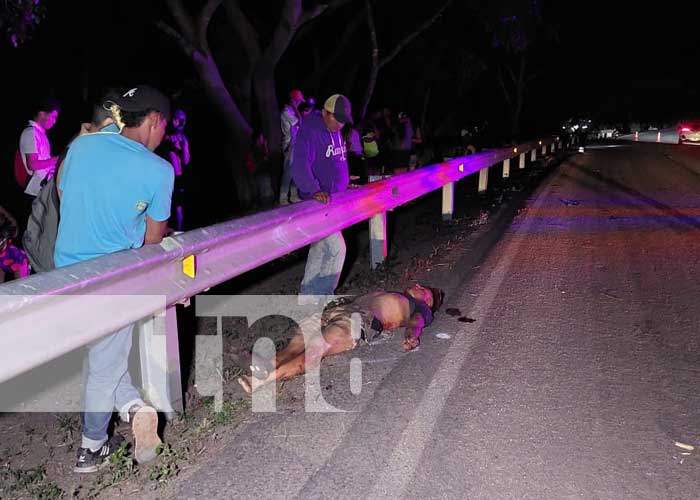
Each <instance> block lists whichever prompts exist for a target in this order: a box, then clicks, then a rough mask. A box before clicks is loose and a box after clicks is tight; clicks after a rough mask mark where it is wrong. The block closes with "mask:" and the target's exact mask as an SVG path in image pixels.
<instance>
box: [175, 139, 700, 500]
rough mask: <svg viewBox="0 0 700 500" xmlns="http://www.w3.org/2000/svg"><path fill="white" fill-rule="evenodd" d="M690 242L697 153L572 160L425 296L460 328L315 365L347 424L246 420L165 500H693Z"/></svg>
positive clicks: (697, 218)
mask: <svg viewBox="0 0 700 500" xmlns="http://www.w3.org/2000/svg"><path fill="white" fill-rule="evenodd" d="M699 229H700V149H697V148H693V147H684V146H671V145H663V144H662V145H656V144H630V143H627V144H624V145H622V146H617V147H615V146H613V147H610V146H608V147H596V146H589V147H587V148H586V152H585V153H583V154H578V155H575V156H572V157H571V158H570V160H569V161H567V162H565V163H564V164H562V165H561V166H559V167H558V168H557V170H556V171H555V172H553V173H552V175H551V176H550V177H549V178H548V179H547V180H546V181H545V182H544V183H543V185H542V187H541V189H540V190H539V191H538V192H537V193H536V194H535V195H533V196H532V197H531V199H530V200H529V202H528V204H527V206H526V208H525V209H524V210H522V211H521V212H520V214H519V215H518V216H516V217H515V218H514V219H513V220H512V221H511V222H510V223H509V224H507V225H506V226H505V227H504V228H503V230H502V234H501V235H500V237H499V238H498V241H497V242H496V244H495V245H493V246H492V247H490V251H489V252H488V254H487V255H486V257H485V258H484V259H483V260H481V261H480V262H478V263H476V262H474V258H473V256H474V255H475V254H476V253H478V250H479V248H477V247H478V245H479V244H480V243H479V242H478V241H471V242H469V243H468V244H466V245H465V248H464V249H463V253H464V257H463V260H462V263H461V264H460V266H457V267H456V268H455V269H454V270H453V271H452V273H451V274H450V275H449V277H445V278H444V280H445V281H444V282H443V283H442V285H443V286H445V287H446V288H447V289H448V291H449V292H450V296H449V300H448V302H447V304H446V307H450V308H458V309H459V310H460V312H461V314H462V315H464V316H466V317H467V318H471V319H474V320H475V321H474V322H459V321H457V319H456V318H454V317H451V316H449V315H447V314H445V313H444V311H443V313H442V314H439V316H438V318H437V320H436V322H435V323H434V324H433V325H432V326H431V327H430V329H429V330H427V331H426V332H425V334H424V341H423V344H422V345H421V347H420V349H419V350H418V351H417V352H413V353H409V354H405V353H402V352H401V351H400V349H399V343H398V342H397V341H396V340H397V339H391V340H389V341H386V342H384V343H382V344H380V345H377V346H372V347H363V348H361V349H358V350H356V351H354V352H353V353H352V355H350V356H339V357H335V358H333V359H331V360H328V362H324V365H323V369H322V384H321V386H322V390H323V396H324V397H325V399H326V400H327V401H328V402H329V403H331V404H333V405H335V406H336V407H338V408H341V409H344V410H347V411H346V412H340V413H307V412H304V406H303V402H302V401H301V400H299V401H296V402H293V401H292V402H288V403H285V404H284V405H282V406H281V407H279V408H278V411H277V413H270V414H251V416H250V418H249V421H248V423H247V424H246V425H245V426H243V427H242V428H241V429H240V431H239V432H238V433H237V435H236V436H235V438H234V439H233V440H232V441H231V442H230V443H229V445H228V446H227V448H226V452H225V453H224V454H223V455H216V456H210V457H208V458H207V459H206V460H205V461H204V462H205V463H204V465H203V467H202V468H201V469H200V470H199V471H197V473H196V474H193V475H192V476H191V477H190V479H189V480H188V481H187V483H186V484H184V485H182V486H181V487H180V490H179V491H178V492H177V493H176V494H175V495H174V497H175V498H212V499H218V498H220V499H230V498H246V499H247V498H250V499H267V498H270V499H273V498H274V499H286V498H298V499H313V498H324V499H325V498H332V499H336V498H338V499H345V498H358V499H365V498H369V499H375V498H376V499H379V498H381V499H394V498H416V499H466V498H468V499H574V498H575V499H635V500H640V499H653V500H660V499H696V498H697V497H698V492H699V491H700V460H699V455H700V451H698V450H690V449H683V448H680V447H679V446H677V445H676V442H678V443H683V444H685V445H692V446H696V447H697V446H700V395H699V394H698V379H699V378H700V329H699V328H698V325H699V323H700V322H699V321H698V319H697V318H698V317H700V305H699V303H698V300H697V299H698V297H699V296H700V293H698V292H700V284H698V276H700V231H699ZM437 333H447V334H449V335H450V336H451V338H450V339H448V340H443V339H440V338H438V337H436V334H437ZM352 357H357V358H359V359H361V360H362V362H363V380H362V391H361V393H360V394H359V395H358V396H355V395H353V394H352V393H351V391H350V383H349V382H348V373H349V366H350V362H351V358H352ZM295 384H296V385H295ZM301 384H302V381H301V380H297V381H295V382H292V383H290V384H288V387H287V388H285V390H289V391H297V392H298V393H299V394H300V395H303V392H302V391H301V387H302V385H301ZM684 453H685V454H684Z"/></svg>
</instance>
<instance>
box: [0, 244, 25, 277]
mask: <svg viewBox="0 0 700 500" xmlns="http://www.w3.org/2000/svg"><path fill="white" fill-rule="evenodd" d="M27 264H28V261H27V254H26V253H24V252H23V251H22V250H20V249H19V248H17V247H16V246H14V245H9V246H8V247H7V249H5V251H4V252H3V253H0V271H3V272H5V273H14V272H16V271H19V270H20V269H22V268H23V267H25V266H26V265H27Z"/></svg>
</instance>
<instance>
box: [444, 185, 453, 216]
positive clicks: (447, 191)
mask: <svg viewBox="0 0 700 500" xmlns="http://www.w3.org/2000/svg"><path fill="white" fill-rule="evenodd" d="M454 209H455V183H454V182H449V183H447V184H445V185H444V186H442V220H452V214H453V213H454Z"/></svg>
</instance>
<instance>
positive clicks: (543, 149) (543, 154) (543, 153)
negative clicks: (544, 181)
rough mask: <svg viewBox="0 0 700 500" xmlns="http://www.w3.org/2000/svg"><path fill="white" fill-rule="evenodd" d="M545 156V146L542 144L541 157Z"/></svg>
mask: <svg viewBox="0 0 700 500" xmlns="http://www.w3.org/2000/svg"><path fill="white" fill-rule="evenodd" d="M546 154H547V145H546V144H542V156H545V155H546Z"/></svg>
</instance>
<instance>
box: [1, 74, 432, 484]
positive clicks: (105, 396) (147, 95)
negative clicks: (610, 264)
mask: <svg viewBox="0 0 700 500" xmlns="http://www.w3.org/2000/svg"><path fill="white" fill-rule="evenodd" d="M60 111H61V108H60V106H59V104H58V102H57V101H55V100H52V99H49V100H46V101H44V102H42V103H41V104H40V105H39V106H38V107H37V109H36V112H35V113H34V114H33V116H32V118H31V120H29V122H28V124H27V126H26V127H25V128H24V130H23V131H22V133H21V135H20V137H19V141H18V147H17V152H16V154H15V164H14V174H15V181H16V183H17V185H18V187H20V188H21V190H22V193H23V196H24V198H23V200H24V204H23V206H19V207H15V209H16V210H19V212H20V213H19V214H18V215H17V216H15V215H13V214H12V213H11V212H10V210H7V209H5V208H3V207H0V279H2V280H4V279H5V276H6V275H10V276H11V278H13V279H20V278H23V277H26V276H27V275H28V274H29V273H30V272H31V265H35V270H36V271H45V270H51V269H54V268H62V267H65V266H70V265H73V264H77V263H80V262H84V261H87V260H90V259H94V258H97V257H101V256H105V255H109V254H113V253H116V252H120V251H123V250H128V249H132V248H138V247H141V246H142V245H150V244H158V243H160V242H161V241H162V239H163V238H164V237H165V236H166V235H167V234H169V233H171V232H175V231H181V230H182V229H183V228H184V227H185V225H186V224H185V221H186V214H187V210H186V206H187V199H186V197H185V193H186V182H183V179H184V174H185V172H186V171H187V168H189V165H190V162H191V156H190V146H189V141H188V139H187V136H186V134H185V124H186V120H187V117H186V114H185V112H184V111H183V110H181V109H175V110H172V112H171V103H170V100H169V99H168V98H167V97H166V96H165V95H163V94H162V93H161V92H160V91H158V90H157V89H154V88H152V87H149V86H146V85H140V86H136V87H133V88H130V89H120V90H117V89H112V90H110V91H108V92H107V93H106V94H105V95H104V96H102V97H101V98H100V99H99V100H98V101H97V102H96V103H95V105H94V107H93V113H92V117H91V120H90V121H89V122H86V123H83V124H82V125H81V126H80V127H79V132H78V133H77V134H76V135H75V137H74V138H73V139H72V140H71V141H70V143H69V145H68V146H67V147H66V148H65V150H64V151H63V152H62V153H61V154H59V155H56V154H54V152H52V150H51V144H50V141H49V138H48V134H47V132H48V131H49V130H51V128H52V127H53V126H54V124H55V123H56V121H57V119H58V117H59V114H60ZM280 127H281V131H282V137H283V140H282V151H281V153H282V157H283V165H282V175H281V182H280V188H279V191H278V193H279V194H278V196H279V198H278V203H279V204H280V205H285V204H289V203H295V202H297V201H303V200H314V201H315V202H316V203H322V204H329V203H332V202H333V199H334V197H335V196H336V194H337V193H340V192H343V191H345V190H347V189H348V188H349V186H350V181H351V178H353V177H352V176H351V172H353V175H355V177H356V178H358V179H359V178H361V177H362V176H364V177H367V176H368V175H372V174H384V173H389V172H399V171H401V170H402V169H410V168H415V167H416V166H417V165H418V164H419V163H418V160H417V156H418V148H419V147H420V145H421V142H422V140H421V136H420V131H419V130H418V129H417V128H414V126H413V125H412V122H411V120H410V118H409V117H408V116H407V115H406V114H405V113H399V114H398V115H397V116H396V119H394V116H393V114H392V113H391V111H390V110H388V109H385V110H383V111H382V112H381V113H376V114H374V115H373V116H372V118H371V119H369V120H365V121H364V122H363V123H361V124H360V125H357V126H356V125H354V123H353V113H352V106H351V103H350V100H349V99H348V98H347V97H346V96H344V95H342V94H333V95H331V96H330V97H328V98H327V99H326V100H325V101H324V102H323V105H322V106H320V109H315V102H314V101H313V99H305V98H304V96H303V94H302V92H301V91H299V90H293V91H292V92H290V93H289V100H288V103H287V104H286V105H285V106H284V108H283V109H282V111H281V115H280ZM76 128H77V127H76ZM269 156H270V152H269V148H268V142H267V139H266V138H265V137H264V136H263V135H262V134H256V135H255V137H253V147H252V149H251V151H250V154H249V155H248V159H247V162H248V163H249V164H250V165H247V166H248V168H249V171H250V172H251V174H253V177H255V178H256V185H257V187H258V194H259V195H260V196H265V197H268V198H269V197H271V196H273V194H272V193H273V190H272V187H271V182H272V181H271V176H270V175H269V169H260V168H259V166H260V164H261V163H263V162H269ZM261 172H262V173H264V175H262V174H261ZM23 221H26V223H24V222H23ZM52 226H53V227H52ZM23 232H24V237H22V238H20V236H22V233H23ZM22 247H24V248H22ZM47 249H48V251H47ZM344 261H345V241H344V239H343V235H342V233H341V232H336V233H333V234H331V235H329V236H327V237H326V238H323V239H322V240H320V241H317V242H315V243H313V244H311V246H310V248H309V253H308V257H307V260H306V267H305V271H304V276H303V279H302V281H301V283H300V287H299V301H300V303H319V302H320V301H321V300H322V298H321V296H329V295H333V294H334V293H335V290H336V288H337V286H338V281H339V278H340V274H341V272H342V270H343V265H344ZM30 264H31V265H30ZM434 293H435V292H434V291H432V290H431V289H429V288H421V287H418V288H415V287H414V288H413V289H411V290H410V291H407V293H406V294H398V295H397V294H396V293H393V292H392V293H389V294H386V293H385V294H384V295H382V296H381V297H380V298H378V299H377V300H374V299H372V300H371V301H370V302H368V304H366V306H367V307H366V308H365V309H367V311H365V312H366V314H368V315H371V316H372V318H373V319H374V320H376V321H374V322H371V326H373V327H376V325H378V324H381V325H384V326H385V327H387V328H389V327H390V323H391V324H393V323H396V324H397V325H401V326H409V327H410V328H409V330H408V331H409V333H410V335H409V336H407V338H406V341H405V343H404V348H405V349H408V350H410V349H414V348H415V347H417V346H418V344H419V341H420V332H421V330H422V327H423V325H425V324H428V323H429V322H430V320H431V319H432V316H430V317H429V313H430V310H431V309H433V312H434V307H435V306H436V305H439V303H438V302H439V301H438V298H437V297H435V295H434ZM387 301H388V302H387ZM392 301H393V302H392ZM394 302H396V304H401V310H402V313H401V314H400V315H399V316H396V317H394V316H392V315H391V314H389V313H387V312H386V311H385V310H384V309H385V308H386V307H389V306H386V304H387V303H392V304H393V303H394ZM421 304H422V305H421ZM385 306H386V307H385ZM404 306H405V307H404ZM358 307H359V306H358ZM346 309H347V308H345V309H343V311H344V310H346ZM389 309H391V310H392V311H394V310H395V309H396V307H394V306H392V307H389ZM403 309H405V311H403ZM395 312H396V311H395ZM392 314H393V313H392ZM368 318H369V316H368ZM377 318H379V319H377ZM338 321H339V320H337V316H336V320H334V322H333V324H332V325H331V327H329V328H330V330H328V331H324V332H325V333H324V334H323V336H324V338H325V339H326V340H329V339H330V340H332V341H333V342H336V341H337V342H336V343H337V344H338V345H337V346H336V347H335V348H333V349H330V350H326V351H324V352H323V353H320V356H319V357H318V358H317V361H318V362H320V359H321V358H322V357H323V356H327V355H331V354H334V353H336V352H342V351H343V350H346V349H347V348H351V347H352V346H354V345H355V341H354V340H352V339H350V338H349V337H348V336H349V335H350V333H349V330H348V329H347V328H345V326H347V325H345V323H343V322H342V321H341V322H340V323H339V322H338ZM343 321H344V320H343ZM368 325H370V323H368ZM133 329H134V325H130V326H128V327H125V328H123V329H121V330H120V331H117V332H114V333H112V334H110V335H107V336H106V337H104V338H102V339H101V340H98V341H96V342H94V343H92V344H90V345H89V346H87V354H86V370H85V373H84V381H83V382H84V403H83V404H84V411H83V413H82V419H81V422H82V438H81V443H80V446H79V448H78V450H77V458H76V463H75V466H74V471H75V472H76V473H90V472H95V471H97V470H98V469H99V467H100V466H101V465H103V464H104V463H105V461H106V460H108V458H109V456H111V455H112V454H113V453H114V452H115V450H117V449H118V448H119V447H120V446H121V444H122V442H123V438H122V437H121V436H120V435H118V434H113V435H112V436H111V437H110V436H108V427H109V424H110V421H111V419H112V417H113V413H114V412H115V411H116V412H118V414H119V416H120V418H121V419H122V420H123V421H125V422H128V423H130V424H131V427H132V433H133V435H134V444H135V446H134V458H135V460H136V461H137V462H147V461H149V460H151V459H153V458H155V456H156V455H157V447H158V446H159V445H160V443H161V441H160V438H159V435H158V432H157V431H158V416H157V412H156V410H155V409H154V408H153V407H151V406H149V405H148V404H147V403H146V402H144V401H143V400H142V399H141V396H140V394H139V391H138V390H137V389H136V388H135V387H134V386H133V384H132V382H131V378H130V375H129V372H128V358H129V352H130V349H131V345H132V333H133ZM319 342H320V338H319ZM333 342H331V344H333ZM297 343H298V342H297ZM321 344H323V342H321V343H320V344H319V345H321ZM331 344H329V345H331ZM294 345H296V344H294ZM324 345H325V344H324ZM333 345H334V344H333ZM297 347H298V346H297ZM290 349H291V348H290ZM292 351H293V352H292ZM301 353H303V349H301V350H300V349H296V348H295V349H292V350H289V352H285V353H284V354H283V356H282V358H284V356H287V357H290V359H291V357H298V356H300V355H301ZM282 358H280V359H282ZM284 366H286V365H280V366H279V367H278V368H280V369H281V370H283V371H284V370H285V369H286V368H284ZM297 368H298V367H297ZM301 371H303V369H302V370H301ZM299 373H301V372H300V371H299V370H298V369H296V368H295V369H294V370H287V372H284V373H281V372H277V373H268V374H267V375H266V380H267V381H268V382H269V381H271V380H274V379H277V378H281V379H283V378H288V377H291V376H294V375H297V374H299ZM241 381H242V382H243V385H244V388H246V390H252V386H251V385H250V379H245V378H243V379H241ZM246 381H247V382H248V384H247V385H246Z"/></svg>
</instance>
